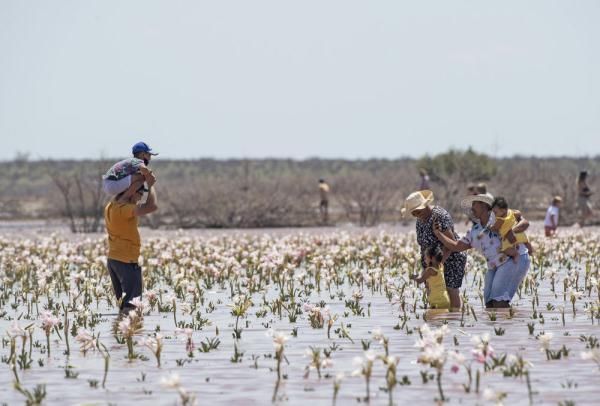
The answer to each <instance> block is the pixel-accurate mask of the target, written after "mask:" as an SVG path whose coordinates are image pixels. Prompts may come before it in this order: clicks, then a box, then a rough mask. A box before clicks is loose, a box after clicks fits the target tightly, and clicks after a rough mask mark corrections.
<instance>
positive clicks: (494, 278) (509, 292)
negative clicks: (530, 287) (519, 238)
mask: <svg viewBox="0 0 600 406" xmlns="http://www.w3.org/2000/svg"><path fill="white" fill-rule="evenodd" d="M530 264H531V260H530V259H529V254H522V255H520V256H519V258H518V260H517V263H515V262H514V261H513V260H512V259H509V260H508V261H506V262H505V263H503V264H502V265H500V266H499V267H497V268H494V269H488V271H487V272H486V274H485V286H484V288H483V298H484V300H485V303H486V304H487V303H488V302H489V301H490V300H503V301H508V302H510V301H511V300H512V298H513V296H514V295H515V293H517V289H519V285H520V284H521V281H522V280H523V278H525V275H527V271H528V270H529V265H530Z"/></svg>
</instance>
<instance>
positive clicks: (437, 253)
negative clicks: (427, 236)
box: [425, 245, 444, 264]
mask: <svg viewBox="0 0 600 406" xmlns="http://www.w3.org/2000/svg"><path fill="white" fill-rule="evenodd" d="M425 256H426V257H432V258H434V259H435V260H436V262H437V263H438V264H439V263H440V262H442V259H444V252H443V251H442V248H441V247H440V246H439V245H430V246H429V247H427V248H425Z"/></svg>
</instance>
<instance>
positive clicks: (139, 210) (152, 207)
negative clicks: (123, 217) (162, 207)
mask: <svg viewBox="0 0 600 406" xmlns="http://www.w3.org/2000/svg"><path fill="white" fill-rule="evenodd" d="M156 203H157V199H156V191H155V190H154V188H150V190H149V191H148V199H146V203H144V204H141V205H139V206H136V207H135V210H134V212H133V213H134V214H135V215H136V216H138V217H140V216H145V215H146V214H150V213H153V212H155V211H156V210H157V209H158V205H157V204H156Z"/></svg>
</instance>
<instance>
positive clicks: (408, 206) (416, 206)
mask: <svg viewBox="0 0 600 406" xmlns="http://www.w3.org/2000/svg"><path fill="white" fill-rule="evenodd" d="M431 203H433V192H432V191H431V190H418V191H416V192H413V193H411V194H410V195H408V197H407V198H406V200H405V201H404V206H403V207H402V209H401V210H400V213H401V214H402V217H406V215H407V214H410V213H412V212H413V211H415V210H421V209H424V208H425V207H427V206H428V205H429V204H431Z"/></svg>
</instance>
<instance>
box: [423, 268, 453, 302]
mask: <svg viewBox="0 0 600 406" xmlns="http://www.w3.org/2000/svg"><path fill="white" fill-rule="evenodd" d="M427 269H428V270H433V271H434V272H435V275H434V276H430V277H429V278H427V281H426V282H427V287H428V288H429V304H430V305H431V307H433V308H436V309H449V308H450V297H449V296H448V291H447V290H446V280H445V279H444V266H443V265H442V264H440V266H439V267H438V268H433V267H429V268H427Z"/></svg>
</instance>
